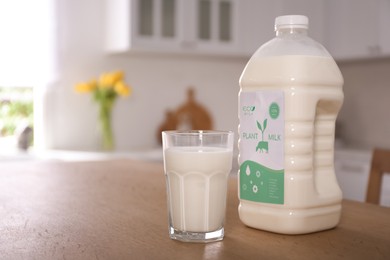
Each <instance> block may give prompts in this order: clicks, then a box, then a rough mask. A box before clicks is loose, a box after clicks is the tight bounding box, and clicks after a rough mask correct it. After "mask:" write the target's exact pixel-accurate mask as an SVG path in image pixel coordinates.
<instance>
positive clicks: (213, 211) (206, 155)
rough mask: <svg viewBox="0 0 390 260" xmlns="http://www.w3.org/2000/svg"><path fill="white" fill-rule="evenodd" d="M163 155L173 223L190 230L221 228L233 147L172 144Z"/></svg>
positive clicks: (205, 230) (182, 228) (179, 227)
mask: <svg viewBox="0 0 390 260" xmlns="http://www.w3.org/2000/svg"><path fill="white" fill-rule="evenodd" d="M164 156H165V172H166V177H167V187H169V188H168V191H169V194H168V203H169V205H168V206H169V207H170V212H171V216H170V221H171V222H172V226H173V227H174V228H175V229H177V230H182V231H190V232H209V231H215V230H218V229H220V228H222V227H223V222H224V219H225V208H226V192H227V190H226V189H227V178H228V175H229V173H230V171H231V166H232V150H228V149H225V148H210V147H173V148H168V149H166V150H165V152H164Z"/></svg>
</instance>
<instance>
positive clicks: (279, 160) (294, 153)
mask: <svg viewBox="0 0 390 260" xmlns="http://www.w3.org/2000/svg"><path fill="white" fill-rule="evenodd" d="M275 31H276V37H275V38H274V39H272V40H270V41H269V42H267V43H265V44H264V45H262V46H261V47H260V48H259V49H258V50H257V51H256V52H255V53H254V55H253V56H252V57H251V59H250V60H249V62H248V64H247V65H246V67H245V69H244V71H243V73H242V75H241V78H240V93H239V119H240V125H239V165H240V170H239V178H238V179H239V181H238V193H239V194H238V195H239V198H240V204H239V208H238V211H239V216H240V219H241V221H242V222H243V223H244V224H245V225H247V226H250V227H254V228H258V229H262V230H267V231H272V232H276V233H283V234H303V233H310V232H315V231H320V230H325V229H330V228H333V227H335V226H336V225H337V224H338V222H339V220H340V213H341V199H342V194H341V190H340V188H339V186H338V183H337V180H336V176H335V172H334V163H333V157H334V133H335V120H336V117H337V114H338V112H339V110H340V108H341V105H342V103H343V99H344V95H343V90H342V85H343V77H342V75H341V73H340V70H339V68H338V67H337V65H336V63H335V61H334V60H333V58H332V57H331V56H330V54H329V53H328V52H327V51H326V50H325V48H324V47H323V46H322V45H321V44H319V43H317V42H316V41H314V40H313V39H311V38H310V37H308V35H307V33H308V18H307V17H306V16H301V15H289V16H280V17H277V18H276V20H275Z"/></svg>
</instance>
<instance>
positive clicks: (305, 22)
mask: <svg viewBox="0 0 390 260" xmlns="http://www.w3.org/2000/svg"><path fill="white" fill-rule="evenodd" d="M308 27H309V19H308V18H307V17H306V16H304V15H283V16H278V17H276V19H275V31H276V30H278V29H282V28H303V29H308Z"/></svg>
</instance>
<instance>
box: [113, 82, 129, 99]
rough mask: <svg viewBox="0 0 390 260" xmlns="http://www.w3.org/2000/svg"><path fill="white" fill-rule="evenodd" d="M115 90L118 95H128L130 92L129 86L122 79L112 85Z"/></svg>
mask: <svg viewBox="0 0 390 260" xmlns="http://www.w3.org/2000/svg"><path fill="white" fill-rule="evenodd" d="M114 89H115V92H116V93H118V94H119V95H120V96H128V95H130V94H131V87H130V86H128V85H126V83H124V82H123V81H118V82H117V83H116V84H115V85H114Z"/></svg>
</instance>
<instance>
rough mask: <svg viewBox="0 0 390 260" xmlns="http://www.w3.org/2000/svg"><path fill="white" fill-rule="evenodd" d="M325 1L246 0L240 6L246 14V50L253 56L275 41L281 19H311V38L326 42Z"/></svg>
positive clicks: (244, 20)
mask: <svg viewBox="0 0 390 260" xmlns="http://www.w3.org/2000/svg"><path fill="white" fill-rule="evenodd" d="M323 2H324V0H294V1H289V0H274V1H269V0H246V1H242V3H240V7H241V10H242V11H243V12H244V13H245V15H244V17H243V18H242V20H241V21H240V23H239V24H240V30H242V31H243V32H244V33H245V34H243V35H242V36H241V37H242V38H243V39H244V45H243V49H245V50H246V53H247V54H249V55H250V54H253V53H254V52H255V51H256V50H257V49H258V48H259V47H260V46H261V45H262V44H264V43H265V42H267V41H269V40H271V39H272V38H274V37H275V31H274V24H275V18H276V17H277V16H280V15H306V16H307V17H308V18H309V35H310V37H312V38H313V39H315V40H316V41H318V42H321V43H322V42H323V40H324V39H323V35H324V28H323V26H324V24H323V15H324V12H323Z"/></svg>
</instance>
